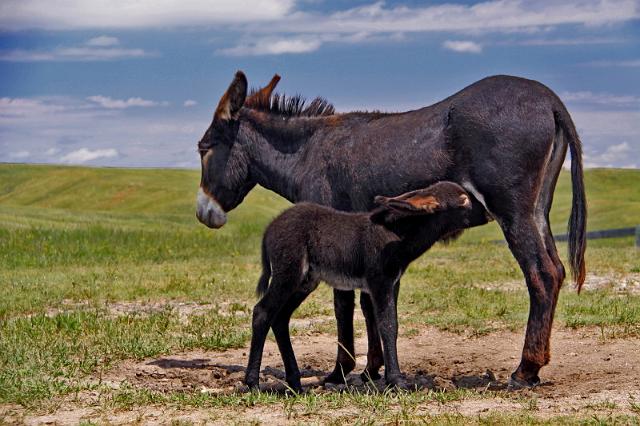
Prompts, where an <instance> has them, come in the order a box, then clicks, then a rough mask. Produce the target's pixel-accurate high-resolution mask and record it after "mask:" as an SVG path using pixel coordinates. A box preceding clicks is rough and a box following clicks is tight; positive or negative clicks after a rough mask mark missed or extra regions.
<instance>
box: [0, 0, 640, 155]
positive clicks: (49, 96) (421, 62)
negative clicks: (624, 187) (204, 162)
mask: <svg viewBox="0 0 640 426" xmlns="http://www.w3.org/2000/svg"><path fill="white" fill-rule="evenodd" d="M238 69H240V70H243V71H244V72H245V73H246V75H247V77H248V79H249V84H250V85H251V86H261V85H264V84H266V83H267V82H268V81H269V80H270V78H271V77H272V76H273V74H274V73H278V74H280V75H281V76H282V81H281V82H280V84H279V86H278V90H279V91H283V92H286V93H290V94H294V93H300V94H303V95H306V96H308V97H315V96H323V97H325V98H327V99H328V100H329V101H331V102H332V103H333V104H334V105H335V107H336V109H337V110H338V111H342V112H344V111H350V110H354V109H358V110H362V109H367V110H383V111H405V110H409V109H415V108H420V107H423V106H427V105H430V104H432V103H434V102H437V101H438V100H441V99H443V98H445V97H447V96H449V95H451V94H453V93H455V92H456V91H458V90H460V89H462V88H463V87H465V86H467V85H469V84H471V83H473V82H474V81H477V80H479V79H481V78H483V77H486V76H489V75H495V74H510V75H517V76H522V77H526V78H531V79H534V80H538V81H540V82H542V83H544V84H546V85H547V86H549V87H550V88H551V89H552V90H554V91H555V92H556V93H557V94H558V95H559V96H560V97H561V98H562V99H563V101H564V102H565V103H566V105H567V107H568V109H569V112H570V113H571V115H572V117H573V119H574V121H575V123H576V126H577V128H578V132H579V134H580V137H581V139H582V141H583V145H584V161H585V165H586V166H587V167H628V168H639V167H640V0H565V1H563V2H558V1H547V0H541V1H535V2H534V1H524V0H488V1H463V0H445V1H411V0H407V1H371V0H357V1H346V0H235V1H228V0H222V1H221V0H179V1H178V0H137V1H131V0H128V1H125V0H2V2H0V162H18V163H21V162H30V163H31V162H32V163H55V164H79V165H88V166H124V167H194V168H195V167H199V156H198V154H197V152H196V142H197V141H198V140H199V139H200V137H201V136H202V134H203V133H204V131H205V130H206V128H207V127H208V126H209V124H210V121H211V117H212V114H213V111H214V109H215V107H216V105H217V103H218V100H219V99H220V96H222V94H223V92H224V90H225V89H226V88H227V86H228V85H229V83H230V81H231V80H232V78H233V75H234V73H235V71H236V70H238Z"/></svg>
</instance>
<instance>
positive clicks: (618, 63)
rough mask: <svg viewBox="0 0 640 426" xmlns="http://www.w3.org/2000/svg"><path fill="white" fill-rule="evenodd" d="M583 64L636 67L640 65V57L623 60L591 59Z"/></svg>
mask: <svg viewBox="0 0 640 426" xmlns="http://www.w3.org/2000/svg"><path fill="white" fill-rule="evenodd" d="M585 65H588V66H591V67H623V68H637V67H640V59H629V60H624V61H592V62H587V63H586V64H585Z"/></svg>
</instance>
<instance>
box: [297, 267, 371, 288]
mask: <svg viewBox="0 0 640 426" xmlns="http://www.w3.org/2000/svg"><path fill="white" fill-rule="evenodd" d="M309 274H310V275H311V277H312V279H313V280H319V281H324V282H325V283H327V284H328V285H329V286H331V287H333V288H335V289H336V290H344V291H348V290H362V291H364V292H367V293H368V287H367V280H366V279H365V278H364V277H353V276H349V275H347V274H344V273H342V272H338V271H334V270H331V269H329V268H323V267H319V266H317V265H313V264H311V265H310V268H309Z"/></svg>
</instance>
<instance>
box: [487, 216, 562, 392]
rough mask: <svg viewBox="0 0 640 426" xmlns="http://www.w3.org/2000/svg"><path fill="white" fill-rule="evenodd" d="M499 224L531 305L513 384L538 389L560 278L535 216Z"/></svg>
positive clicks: (545, 361)
mask: <svg viewBox="0 0 640 426" xmlns="http://www.w3.org/2000/svg"><path fill="white" fill-rule="evenodd" d="M500 222H501V226H502V228H503V231H504V234H505V237H506V239H507V242H508V243H509V248H510V249H511V252H512V253H513V255H514V256H515V258H516V260H517V261H518V263H519V265H520V268H521V269H522V272H523V273H524V276H525V278H526V281H527V288H528V290H529V303H530V306H529V320H528V322H527V331H526V335H525V341H524V348H523V350H522V360H521V361H520V365H519V366H518V368H517V369H516V371H515V372H514V373H513V374H512V375H511V380H510V382H511V384H512V385H513V386H517V387H521V386H535V385H537V384H538V383H540V378H539V377H538V372H539V371H540V368H542V367H543V366H545V365H546V364H548V363H549V360H550V358H551V356H550V345H549V340H550V337H551V326H552V323H553V316H554V312H555V307H556V302H557V299H558V292H559V289H560V285H561V283H562V282H561V280H560V278H561V277H560V276H559V275H558V269H557V268H556V265H555V263H554V261H553V260H552V258H551V257H550V256H549V253H548V252H547V247H545V242H544V240H543V237H542V236H541V235H540V233H539V230H538V228H537V226H536V223H535V220H534V219H533V215H522V216H517V217H514V218H510V219H505V218H502V219H501V221H500Z"/></svg>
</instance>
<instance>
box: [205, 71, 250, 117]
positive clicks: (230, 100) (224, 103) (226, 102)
mask: <svg viewBox="0 0 640 426" xmlns="http://www.w3.org/2000/svg"><path fill="white" fill-rule="evenodd" d="M246 97H247V77H246V76H245V75H244V73H243V72H242V71H238V72H236V76H235V77H234V78H233V81H232V82H231V84H230V85H229V88H228V89H227V91H226V92H225V93H224V95H222V98H220V102H219V103H218V107H217V108H216V112H215V114H214V115H213V118H214V120H230V119H232V118H234V119H235V118H237V116H238V111H240V108H242V106H243V105H244V101H245V99H246Z"/></svg>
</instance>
